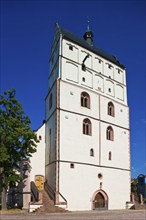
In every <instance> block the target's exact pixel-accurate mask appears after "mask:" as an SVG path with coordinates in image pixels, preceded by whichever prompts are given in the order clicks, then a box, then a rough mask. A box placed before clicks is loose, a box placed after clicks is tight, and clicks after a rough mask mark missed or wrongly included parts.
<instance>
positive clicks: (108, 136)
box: [106, 126, 114, 141]
mask: <svg viewBox="0 0 146 220" xmlns="http://www.w3.org/2000/svg"><path fill="white" fill-rule="evenodd" d="M106 139H107V140H110V141H113V140H114V131H113V128H112V127H111V126H108V127H107V129H106Z"/></svg>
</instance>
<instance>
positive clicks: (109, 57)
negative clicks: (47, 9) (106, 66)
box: [57, 24, 125, 69]
mask: <svg viewBox="0 0 146 220" xmlns="http://www.w3.org/2000/svg"><path fill="white" fill-rule="evenodd" d="M57 29H58V31H59V33H60V34H61V35H62V38H64V39H67V40H69V41H71V42H73V43H76V44H78V45H80V46H82V47H84V48H85V49H87V50H89V51H91V52H93V53H95V54H97V55H99V56H100V57H103V58H105V59H106V60H109V61H110V62H112V63H114V64H116V65H117V66H119V67H120V68H122V69H125V66H124V65H123V64H121V63H120V61H119V60H118V59H117V58H116V57H115V56H114V55H111V54H108V53H107V52H105V51H104V50H102V49H99V48H97V47H96V46H95V45H94V44H93V43H92V44H90V43H89V42H88V41H86V40H85V39H83V38H80V37H78V36H77V35H75V34H73V33H71V32H69V31H68V30H66V29H65V28H63V27H61V26H60V25H58V24H57ZM89 32H91V33H92V31H90V30H89ZM86 33H87V32H86ZM86 33H85V34H86ZM92 34H93V33H92ZM92 37H93V36H92Z"/></svg>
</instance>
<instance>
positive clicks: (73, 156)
mask: <svg viewBox="0 0 146 220" xmlns="http://www.w3.org/2000/svg"><path fill="white" fill-rule="evenodd" d="M85 118H86V117H84V116H80V115H77V114H73V113H69V112H64V111H61V112H60V160H65V161H72V162H74V161H76V162H84V163H92V164H98V163H99V153H98V152H99V123H98V121H96V120H93V119H90V121H91V123H92V136H90V135H85V134H83V126H82V124H83V119H85ZM91 148H93V149H94V157H92V156H90V149H91Z"/></svg>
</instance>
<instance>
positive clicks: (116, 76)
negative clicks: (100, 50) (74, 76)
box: [61, 39, 126, 85]
mask: <svg viewBox="0 0 146 220" xmlns="http://www.w3.org/2000/svg"><path fill="white" fill-rule="evenodd" d="M69 45H72V46H73V51H71V50H69ZM61 53H62V55H63V57H64V58H67V59H69V60H72V61H74V62H75V63H76V64H77V63H78V64H79V70H81V64H82V62H83V60H84V58H85V57H86V55H87V54H89V58H87V59H86V61H85V63H84V64H85V65H86V67H87V68H89V71H91V70H94V72H95V74H96V73H101V74H102V75H103V76H105V77H108V78H109V77H110V78H111V79H113V80H115V81H116V82H119V83H121V84H123V85H126V79H125V70H123V69H121V68H120V67H118V66H116V65H115V64H113V63H111V62H110V61H107V60H105V59H104V58H102V57H100V56H97V55H96V54H94V53H93V52H91V51H88V50H86V49H84V48H82V47H81V46H79V45H75V44H73V43H71V42H70V41H67V40H65V39H63V40H62V51H61ZM64 58H63V59H64ZM99 60H100V62H101V63H99ZM108 64H110V65H111V68H109V67H108ZM62 68H64V65H63V66H62ZM118 69H119V70H120V72H118ZM63 74H64V69H62V79H64V78H65V77H64V76H63ZM79 74H80V73H79Z"/></svg>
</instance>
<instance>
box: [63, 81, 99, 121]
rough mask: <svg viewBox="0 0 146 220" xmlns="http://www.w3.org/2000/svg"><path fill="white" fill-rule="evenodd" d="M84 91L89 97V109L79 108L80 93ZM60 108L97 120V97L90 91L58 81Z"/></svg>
mask: <svg viewBox="0 0 146 220" xmlns="http://www.w3.org/2000/svg"><path fill="white" fill-rule="evenodd" d="M84 91H86V92H87V93H88V94H89V96H90V109H89V108H85V107H82V106H81V93H82V92H84ZM60 108H61V109H64V110H66V111H71V112H74V113H77V114H82V115H86V116H87V117H93V118H96V119H98V118H99V96H98V94H97V93H95V92H92V91H90V90H87V89H84V88H82V87H78V86H74V85H72V84H71V83H66V82H63V81H60Z"/></svg>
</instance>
